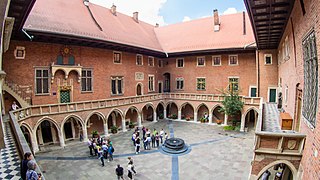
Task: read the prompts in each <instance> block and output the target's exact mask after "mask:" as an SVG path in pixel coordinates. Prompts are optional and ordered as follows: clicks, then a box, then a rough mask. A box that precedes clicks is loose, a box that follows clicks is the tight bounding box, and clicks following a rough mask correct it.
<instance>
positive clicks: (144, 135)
mask: <svg viewBox="0 0 320 180" xmlns="http://www.w3.org/2000/svg"><path fill="white" fill-rule="evenodd" d="M146 132H147V129H146V128H145V127H144V126H143V127H142V137H143V138H144V137H146Z"/></svg>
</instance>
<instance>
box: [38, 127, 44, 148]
mask: <svg viewBox="0 0 320 180" xmlns="http://www.w3.org/2000/svg"><path fill="white" fill-rule="evenodd" d="M37 131H38V137H39V144H43V138H42V131H41V125H39V128H38V129H37Z"/></svg>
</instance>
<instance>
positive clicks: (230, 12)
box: [223, 8, 238, 15]
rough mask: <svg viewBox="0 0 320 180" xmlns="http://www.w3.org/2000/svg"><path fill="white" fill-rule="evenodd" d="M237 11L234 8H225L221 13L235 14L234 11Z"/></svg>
mask: <svg viewBox="0 0 320 180" xmlns="http://www.w3.org/2000/svg"><path fill="white" fill-rule="evenodd" d="M237 12H238V11H237V9H236V8H228V9H227V10H225V11H224V12H223V15H227V14H235V13H237Z"/></svg>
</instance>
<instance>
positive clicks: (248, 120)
mask: <svg viewBox="0 0 320 180" xmlns="http://www.w3.org/2000/svg"><path fill="white" fill-rule="evenodd" d="M252 116H253V117H252ZM258 116H259V109H257V108H256V107H250V108H249V109H247V110H246V111H245V112H244V113H243V114H242V117H241V124H243V125H244V128H246V129H244V130H245V131H247V130H248V128H254V127H255V126H256V124H257V121H258ZM252 119H253V120H254V121H253V125H252ZM249 126H250V127H249Z"/></svg>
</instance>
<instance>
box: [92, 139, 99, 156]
mask: <svg viewBox="0 0 320 180" xmlns="http://www.w3.org/2000/svg"><path fill="white" fill-rule="evenodd" d="M92 146H93V150H94V156H97V155H98V148H97V146H98V145H97V143H96V141H95V140H93V143H92Z"/></svg>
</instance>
